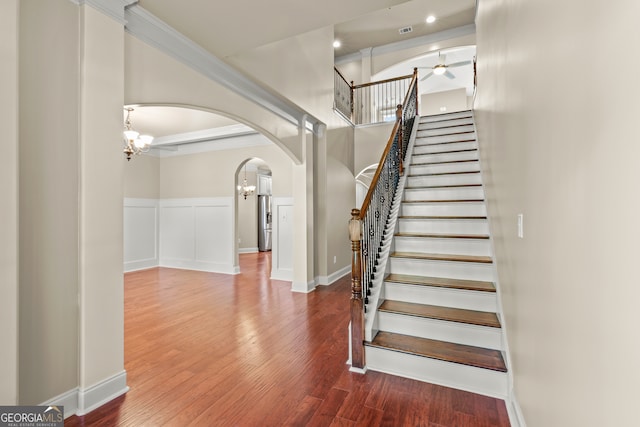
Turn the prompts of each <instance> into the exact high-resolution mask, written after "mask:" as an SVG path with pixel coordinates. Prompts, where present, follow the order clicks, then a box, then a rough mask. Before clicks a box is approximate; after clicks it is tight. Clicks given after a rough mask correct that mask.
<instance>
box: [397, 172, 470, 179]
mask: <svg viewBox="0 0 640 427" xmlns="http://www.w3.org/2000/svg"><path fill="white" fill-rule="evenodd" d="M471 173H473V174H476V173H480V171H462V172H437V173H416V174H409V175H407V178H417V177H421V176H442V175H464V174H471Z"/></svg>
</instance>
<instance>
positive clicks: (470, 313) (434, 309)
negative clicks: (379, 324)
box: [379, 300, 500, 328]
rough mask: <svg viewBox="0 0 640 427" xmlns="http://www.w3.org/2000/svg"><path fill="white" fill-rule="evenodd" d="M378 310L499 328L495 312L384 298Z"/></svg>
mask: <svg viewBox="0 0 640 427" xmlns="http://www.w3.org/2000/svg"><path fill="white" fill-rule="evenodd" d="M379 310H380V311H385V312H387V313H395V314H405V315H407V316H414V317H424V318H427V319H436V320H445V321H448V322H456V323H466V324H469V325H477V326H487V327H490V328H499V327H500V321H499V320H498V316H496V314H495V313H489V312H486V311H476V310H465V309H461V308H452V307H442V306H437V305H427V304H415V303H411V302H404V301H393V300H385V301H384V302H383V303H382V305H380V308H379Z"/></svg>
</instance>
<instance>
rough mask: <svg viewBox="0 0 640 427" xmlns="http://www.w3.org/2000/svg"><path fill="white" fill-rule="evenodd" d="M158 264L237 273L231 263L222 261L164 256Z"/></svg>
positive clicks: (178, 267) (169, 266) (212, 271)
mask: <svg viewBox="0 0 640 427" xmlns="http://www.w3.org/2000/svg"><path fill="white" fill-rule="evenodd" d="M159 266H160V267H166V268H177V269H179V270H194V271H206V272H207V273H222V274H238V273H236V270H235V268H234V267H233V266H232V265H231V264H228V263H222V262H206V261H194V260H183V259H171V258H164V259H162V260H161V261H160V265H159Z"/></svg>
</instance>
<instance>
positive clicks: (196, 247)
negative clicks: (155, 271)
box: [160, 197, 234, 274]
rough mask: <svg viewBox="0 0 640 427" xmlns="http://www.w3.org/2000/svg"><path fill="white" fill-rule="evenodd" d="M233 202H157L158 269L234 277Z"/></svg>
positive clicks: (228, 199) (223, 199)
mask: <svg viewBox="0 0 640 427" xmlns="http://www.w3.org/2000/svg"><path fill="white" fill-rule="evenodd" d="M232 230H233V198H231V197H215V198H198V199H164V200H160V265H161V266H163V267H174V268H187V269H191V270H202V271H211V272H216V273H228V274H233V272H234V269H233V260H232V258H233V257H232V254H233V249H232V248H233V234H232Z"/></svg>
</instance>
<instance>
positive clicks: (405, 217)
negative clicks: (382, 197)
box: [398, 215, 487, 220]
mask: <svg viewBox="0 0 640 427" xmlns="http://www.w3.org/2000/svg"><path fill="white" fill-rule="evenodd" d="M398 218H399V219H412V220H413V219H415V220H421V219H460V220H468V219H481V220H484V219H487V217H486V216H454V215H431V216H419V215H400V216H399V217H398Z"/></svg>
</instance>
